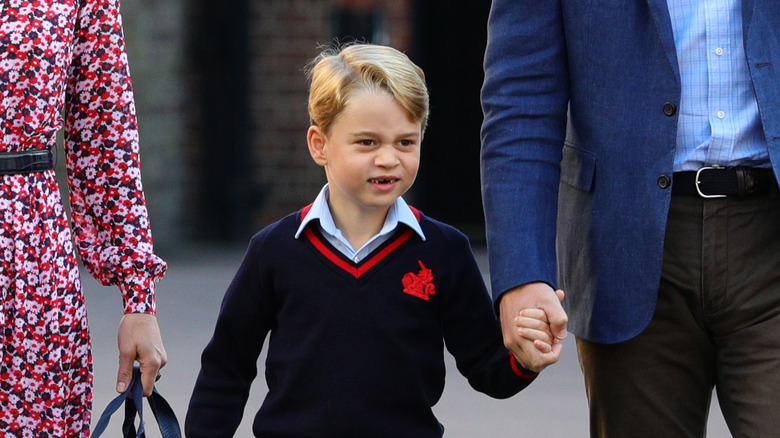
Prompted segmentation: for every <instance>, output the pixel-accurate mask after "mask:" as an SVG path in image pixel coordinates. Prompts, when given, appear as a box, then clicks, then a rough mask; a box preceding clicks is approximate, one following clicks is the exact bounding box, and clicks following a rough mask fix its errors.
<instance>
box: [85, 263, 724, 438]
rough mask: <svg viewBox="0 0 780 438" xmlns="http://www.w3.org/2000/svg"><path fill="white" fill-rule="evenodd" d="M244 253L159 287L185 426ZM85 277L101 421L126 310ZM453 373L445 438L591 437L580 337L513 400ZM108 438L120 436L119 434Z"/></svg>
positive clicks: (714, 429)
mask: <svg viewBox="0 0 780 438" xmlns="http://www.w3.org/2000/svg"><path fill="white" fill-rule="evenodd" d="M242 255H243V248H235V249H225V248H219V249H194V250H188V251H183V252H182V254H180V255H171V256H168V257H167V260H168V263H169V266H170V268H169V272H168V275H167V276H166V277H165V279H163V281H162V282H161V283H160V284H159V292H158V306H159V309H160V313H159V320H160V326H161V328H162V330H163V337H164V340H165V345H166V348H167V351H168V356H169V359H170V363H169V364H168V366H167V367H166V368H165V369H164V371H163V378H162V379H161V380H160V382H159V383H158V388H159V390H160V391H161V392H162V393H163V394H164V395H165V396H166V397H167V398H168V400H169V401H170V402H171V404H172V406H173V408H174V410H175V411H176V413H177V414H178V416H179V420H180V421H182V422H183V420H184V415H185V412H186V409H187V403H188V400H189V396H190V393H191V391H192V386H193V383H194V381H195V377H196V376H197V373H198V370H199V357H200V352H201V350H202V349H203V347H204V346H205V344H206V342H207V341H208V339H209V337H210V335H211V331H212V329H213V325H214V322H215V320H216V316H217V311H218V309H219V303H220V301H221V299H222V295H223V294H224V291H225V288H226V287H227V285H228V283H229V282H230V280H231V278H232V276H233V274H234V272H235V269H236V268H237V266H238V262H239V261H240V259H241V256H242ZM477 255H478V259H479V260H480V261H481V262H482V264H483V267H484V252H483V251H478V252H477ZM163 256H165V254H163ZM83 278H84V284H85V293H86V295H87V305H88V309H89V316H90V323H91V330H92V336H93V343H94V345H95V347H94V351H95V384H96V393H95V411H96V412H95V417H97V416H99V413H100V412H101V411H102V409H103V408H104V407H105V405H106V404H107V403H108V401H109V400H110V399H111V398H113V397H114V396H115V393H114V390H113V388H114V382H115V380H114V379H115V374H116V356H117V352H116V347H115V345H116V328H117V324H118V322H119V318H120V317H121V304H120V301H119V300H120V298H119V292H118V291H117V290H116V289H114V288H105V287H101V286H100V285H98V284H97V283H96V282H95V281H94V280H92V279H91V278H88V277H87V276H86V275H85V276H83ZM570 338H571V336H570ZM262 360H263V358H261V361H262ZM261 366H262V362H261ZM447 367H448V377H447V383H446V388H445V391H444V395H443V397H442V400H441V401H440V402H439V403H438V405H436V407H435V408H434V409H435V412H436V414H437V416H438V417H439V420H440V421H441V422H442V424H444V426H445V428H446V434H445V436H447V437H450V438H473V437H496V436H511V437H544V438H577V437H587V430H588V426H587V424H588V418H587V402H586V400H585V395H584V387H583V383H582V377H581V374H580V370H579V365H578V363H577V358H576V349H575V347H574V342H573V339H567V340H566V341H565V346H564V354H563V357H562V359H561V361H560V362H559V363H558V364H556V365H555V366H553V367H551V368H548V369H547V370H545V372H544V373H543V374H542V375H541V376H540V377H539V378H538V379H537V381H536V382H534V384H533V385H531V386H530V387H529V388H528V389H526V390H525V391H523V392H521V393H520V394H518V395H516V396H515V397H513V398H511V399H509V400H493V399H491V398H489V397H487V396H484V395H482V394H480V393H477V392H475V391H473V390H472V389H471V388H470V387H469V386H468V383H467V382H466V380H465V379H464V378H463V377H462V376H460V374H458V373H457V370H456V369H455V367H454V361H453V360H452V359H451V357H450V358H449V359H448V362H447ZM266 389H267V388H266V386H265V383H264V382H263V381H258V382H256V384H255V386H254V387H253V390H252V396H251V398H250V401H249V408H248V409H247V412H246V413H245V420H244V422H243V423H242V425H241V428H240V429H239V431H238V433H237V434H236V436H238V437H251V436H252V434H251V427H250V423H251V420H252V418H253V416H254V412H255V410H256V408H257V407H258V406H259V403H260V401H261V400H262V398H263V395H264V392H265V390H266ZM713 405H715V407H714V408H713V413H712V415H711V419H710V427H709V434H708V436H709V437H711V438H727V437H729V436H730V435H729V433H728V431H727V429H726V427H725V424H724V422H723V419H722V417H721V415H720V412H719V410H718V408H717V403H716V402H714V403H713ZM152 421H153V420H152ZM152 426H153V424H152ZM119 429H120V421H119V419H118V418H117V419H115V420H114V422H112V424H111V426H110V427H109V430H111V431H116V432H118V431H119ZM107 436H108V438H113V437H119V436H120V434H119V433H116V434H112V435H107ZM147 436H148V437H150V438H152V437H159V433H158V431H157V430H156V429H154V428H150V431H149V432H148V433H147ZM657 436H663V431H657Z"/></svg>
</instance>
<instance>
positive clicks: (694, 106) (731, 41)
mask: <svg viewBox="0 0 780 438" xmlns="http://www.w3.org/2000/svg"><path fill="white" fill-rule="evenodd" d="M667 4H668V7H669V15H670V17H671V19H672V30H673V32H674V43H675V46H676V48H677V61H678V63H679V66H680V79H681V82H682V99H681V101H680V111H679V124H678V128H677V149H676V153H675V159H674V170H675V171H681V170H696V169H698V168H700V167H702V166H709V165H713V164H718V165H722V166H736V165H743V166H757V167H769V153H768V150H767V144H766V139H765V138H764V135H763V131H762V129H761V120H760V118H759V114H758V104H757V102H756V93H755V91H754V90H753V84H752V82H751V80H750V75H749V72H748V66H747V61H746V59H745V50H744V45H743V41H742V39H743V38H742V35H743V34H742V1H741V0H667Z"/></svg>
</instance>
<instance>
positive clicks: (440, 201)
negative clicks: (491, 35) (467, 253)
mask: <svg viewBox="0 0 780 438" xmlns="http://www.w3.org/2000/svg"><path fill="white" fill-rule="evenodd" d="M453 5H454V3H452V2H446V1H436V0H373V1H372V0H339V1H336V0H276V1H274V0H255V1H249V0H231V1H230V2H217V1H213V0H186V1H185V0H165V1H161V0H137V1H133V2H124V3H123V4H122V13H123V18H124V26H125V35H126V40H127V46H128V56H129V59H130V72H131V76H132V80H133V84H134V87H135V97H136V106H137V109H138V120H139V129H140V135H141V159H142V166H143V167H142V171H143V181H144V187H145V192H146V196H147V202H148V208H149V214H150V218H151V222H152V227H153V232H154V239H155V244H156V247H157V250H158V252H160V253H161V254H162V255H165V253H166V252H168V251H175V250H176V249H177V248H179V247H181V246H182V245H187V244H189V243H193V242H195V243H197V242H208V243H218V244H219V243H234V242H241V243H243V242H246V241H247V240H248V238H249V237H250V236H251V235H252V234H254V233H255V232H256V231H258V230H259V229H261V228H262V227H264V226H265V225H268V224H270V223H272V222H274V221H276V220H278V219H280V218H281V217H283V216H285V215H286V214H288V213H290V212H293V211H295V210H298V209H300V208H301V207H302V206H304V205H306V204H308V203H309V202H311V201H312V200H313V199H314V197H315V196H316V195H317V193H318V191H319V189H320V188H321V186H322V184H324V182H325V177H324V173H323V172H322V170H321V169H319V168H318V167H317V166H316V165H315V164H314V163H313V162H312V160H311V158H310V157H309V153H308V150H307V148H306V129H307V128H308V126H309V120H308V115H307V112H306V102H307V87H308V84H307V81H306V77H305V75H304V73H303V68H304V66H305V65H306V64H307V62H308V61H309V60H311V59H312V58H313V57H314V56H315V55H316V54H317V53H318V47H319V46H320V45H327V44H331V43H332V42H333V41H335V40H338V41H342V42H345V41H351V40H359V41H368V42H372V43H378V44H387V45H391V46H393V47H396V48H398V49H400V50H402V51H404V52H405V53H407V54H408V55H409V56H410V58H411V59H412V60H413V61H414V62H416V63H417V64H418V65H420V66H421V67H422V68H423V69H424V70H425V73H426V79H427V81H428V84H429V88H430V93H431V102H432V108H431V112H432V114H431V119H430V124H429V129H428V131H427V132H426V136H425V142H424V144H423V151H422V166H421V170H420V173H419V176H418V180H417V182H416V184H415V186H414V187H413V189H412V191H411V192H410V193H409V195H408V196H407V198H408V199H407V200H408V201H410V202H411V203H413V204H414V205H415V206H417V207H418V208H420V209H421V210H423V211H424V212H426V213H428V214H430V215H431V216H433V217H436V218H438V219H441V220H444V221H446V222H450V223H452V224H453V225H456V226H458V227H459V228H461V229H462V230H463V231H464V232H466V233H467V234H469V236H470V237H471V238H472V239H473V240H475V241H476V242H478V243H479V242H482V241H484V228H483V225H482V222H483V220H482V217H483V216H482V211H481V200H480V194H479V126H480V123H481V120H482V113H481V109H480V104H479V90H480V86H481V82H482V56H483V53H484V46H485V23H486V20H487V14H488V11H489V8H490V2H489V1H485V0H476V1H469V2H463V3H458V4H457V6H453Z"/></svg>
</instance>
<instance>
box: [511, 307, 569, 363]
mask: <svg viewBox="0 0 780 438" xmlns="http://www.w3.org/2000/svg"><path fill="white" fill-rule="evenodd" d="M515 325H516V327H517V335H518V336H520V337H522V338H525V339H527V340H529V341H532V342H533V343H534V346H535V347H536V348H537V349H538V350H539V351H540V352H542V353H549V352H551V351H552V346H553V345H554V343H555V342H560V341H559V340H558V339H557V338H555V337H554V336H553V335H552V332H551V331H550V324H549V323H548V321H547V313H545V312H544V310H541V309H523V310H521V311H520V315H518V316H517V317H516V318H515Z"/></svg>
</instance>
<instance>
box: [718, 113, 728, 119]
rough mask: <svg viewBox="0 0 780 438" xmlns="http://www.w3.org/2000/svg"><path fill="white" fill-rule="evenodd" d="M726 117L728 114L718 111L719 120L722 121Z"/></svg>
mask: <svg viewBox="0 0 780 438" xmlns="http://www.w3.org/2000/svg"><path fill="white" fill-rule="evenodd" d="M724 117H726V113H724V112H723V111H718V118H719V119H722V118H724Z"/></svg>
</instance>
